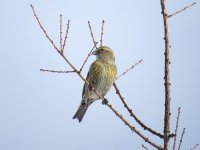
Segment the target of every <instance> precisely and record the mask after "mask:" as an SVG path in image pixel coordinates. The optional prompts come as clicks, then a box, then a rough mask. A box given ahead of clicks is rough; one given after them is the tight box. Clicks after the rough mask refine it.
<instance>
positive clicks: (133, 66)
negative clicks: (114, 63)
mask: <svg viewBox="0 0 200 150" xmlns="http://www.w3.org/2000/svg"><path fill="white" fill-rule="evenodd" d="M142 61H143V60H142V59H140V60H139V61H138V62H136V63H135V64H134V65H132V66H131V67H130V68H128V69H127V70H126V71H124V72H123V73H122V74H120V75H119V76H118V77H117V78H116V80H118V79H119V78H121V77H122V76H124V75H125V74H126V73H128V72H129V71H130V70H131V69H133V68H135V66H137V65H138V64H140V63H141V62H142Z"/></svg>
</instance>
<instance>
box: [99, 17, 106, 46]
mask: <svg viewBox="0 0 200 150" xmlns="http://www.w3.org/2000/svg"><path fill="white" fill-rule="evenodd" d="M104 23H105V21H104V20H103V21H102V25H101V39H100V45H101V46H102V45H103V34H104Z"/></svg>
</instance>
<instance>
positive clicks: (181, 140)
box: [178, 128, 185, 150]
mask: <svg viewBox="0 0 200 150" xmlns="http://www.w3.org/2000/svg"><path fill="white" fill-rule="evenodd" d="M184 134H185V128H183V132H182V134H181V139H180V142H179V146H178V150H180V149H181V144H182V142H183V136H184Z"/></svg>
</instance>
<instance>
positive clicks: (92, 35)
mask: <svg viewBox="0 0 200 150" xmlns="http://www.w3.org/2000/svg"><path fill="white" fill-rule="evenodd" d="M88 26H89V29H90V34H91V37H92V41H93V43H94V45H95V47H96V49H97V45H96V44H95V43H96V41H95V40H94V34H93V32H92V27H91V25H90V21H88Z"/></svg>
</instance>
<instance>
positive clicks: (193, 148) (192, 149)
mask: <svg viewBox="0 0 200 150" xmlns="http://www.w3.org/2000/svg"><path fill="white" fill-rule="evenodd" d="M198 146H199V144H195V145H194V146H193V147H192V148H190V150H195V149H196V148H197V147H198Z"/></svg>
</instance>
